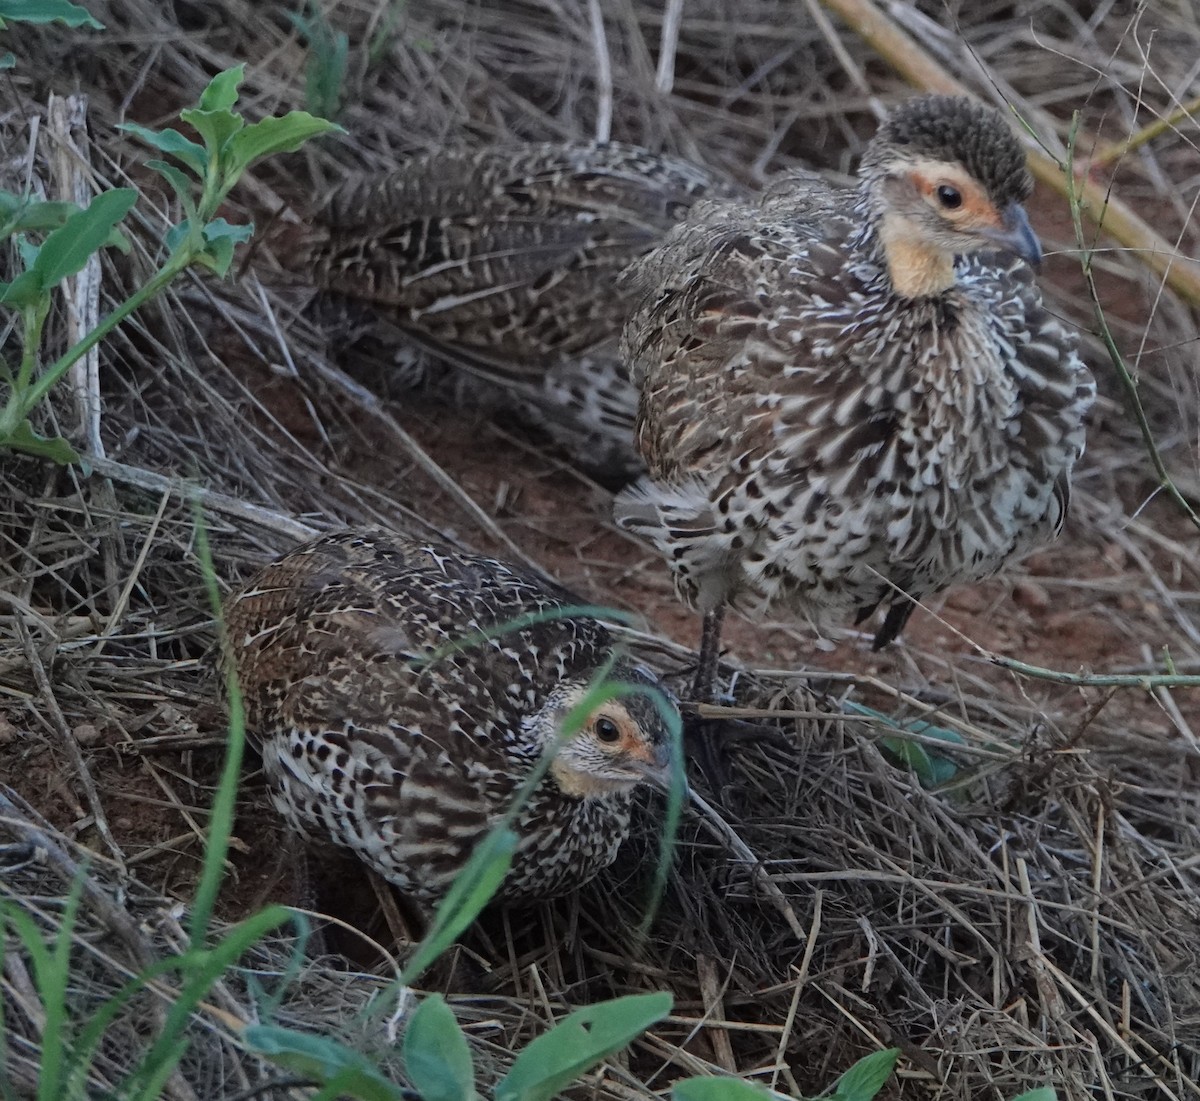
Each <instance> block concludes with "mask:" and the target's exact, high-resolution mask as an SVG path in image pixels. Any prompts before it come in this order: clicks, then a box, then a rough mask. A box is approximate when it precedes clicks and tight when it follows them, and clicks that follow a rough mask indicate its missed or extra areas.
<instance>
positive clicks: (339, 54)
mask: <svg viewBox="0 0 1200 1101" xmlns="http://www.w3.org/2000/svg"><path fill="white" fill-rule="evenodd" d="M288 18H289V19H290V20H291V21H292V25H293V26H294V27H295V28H296V30H298V31H299V32H300V33H301V34H302V35H303V36H304V37H305V39H306V40H307V42H308V49H309V55H308V66H307V68H306V69H305V73H304V102H305V103H306V104H307V105H308V108H309V110H310V111H313V112H314V113H316V114H318V115H325V116H327V117H328V118H337V115H338V111H339V110H340V109H341V106H342V96H343V94H344V89H345V84H346V64H347V60H348V57H349V53H350V38H349V36H348V35H347V34H346V32H345V31H335V30H334V29H333V26H332V25H331V24H330V22H329V20H328V19H327V18H326V16H325V12H324V11H323V10H322V8H321V6H320V4H319V3H317V0H309V3H307V4H306V5H305V10H304V11H299V12H291V13H290V14H289V15H288Z"/></svg>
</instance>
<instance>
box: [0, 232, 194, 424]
mask: <svg viewBox="0 0 1200 1101" xmlns="http://www.w3.org/2000/svg"><path fill="white" fill-rule="evenodd" d="M195 251H196V250H195V248H194V246H193V245H192V242H191V240H190V239H189V240H188V241H187V242H185V243H184V244H183V245H182V246H181V247H180V248H179V249H177V250H176V252H175V255H174V256H172V257H171V258H170V259H169V260H167V262H166V264H164V265H163V267H162V268H161V269H159V272H158V274H157V275H155V276H154V277H153V278H152V279H151V280H150V282H148V283H147V284H146V285H145V286H144V287H142V289H141V290H139V291H135V292H134V293H133V294H132V295H130V297H129V298H127V299H125V301H124V302H122V303H121V304H120V305H119V306H118V307H117V308H116V309H115V310H113V312H112V313H110V314H109V315H108V316H107V317H106V318H104V320H103V321H101V322H100V324H99V325H97V326H96V327H95V328H94V329H93V330H92V331H91V332H90V333H88V334H87V336H85V337H84V338H83V339H82V340H81V341H79V343H78V344H76V345H75V346H74V347H72V348H70V349H69V350H68V351H67V352H65V353H64V354H63V355H62V356H61V357H60V358H59V359H57V360H55V362H54V363H53V364H52V365H51V366H50V367H49V368H47V369H46V370H45V371H43V372H42V374H41V376H40V377H39V378H38V379H36V380H35V381H34V382H33V384H32V385H31V386H29V388H28V389H27V390H24V391H22V392H20V393H14V395H13V399H14V401H15V403H16V404H17V405H18V406H19V408H18V411H17V412H16V414H15V419H14V420H13V422H12V426H13V427H15V426H16V424H17V423H19V422H20V421H21V420H24V419H25V418H26V417H27V416H29V414H30V413H31V412H33V410H34V409H35V408H36V407H37V405H38V403H39V402H40V401H41V400H42V399H43V398H44V397H45V396H46V395H47V394H48V393H50V391H51V390H53V389H54V387H55V385H56V384H57V383H58V381H59V380H60V379H61V378H62V377H63V375H65V374H66V373H67V372H68V371H69V370H70V369H71V368H72V367H73V366H74V365H75V364H76V363H78V362H79V361H80V360H81V359H83V357H84V356H85V355H87V354H88V352H90V351H91V350H92V349H93V348H94V347H95V346H96V345H97V344H99V343H100V341H102V340H103V339H104V338H105V337H106V336H108V334H109V333H111V332H112V331H113V329H115V328H116V327H117V326H118V325H120V324H121V322H122V321H124V320H125V319H126V318H127V317H128V316H129V315H130V314H132V313H134V312H135V311H136V310H139V309H141V308H142V306H144V305H145V304H146V303H147V302H149V301H150V300H151V299H152V298H154V297H155V296H156V295H157V294H159V292H160V291H162V290H163V288H165V287H166V286H167V284H168V283H170V282H171V280H172V279H174V278H175V277H176V276H177V275H179V274H180V272H182V271H183V270H184V269H185V268H186V267H187V266H188V265H189V264H190V263H191V262H192V260H193V258H194V256H195ZM35 350H36V345H35ZM11 404H13V402H10V405H11ZM6 412H7V411H6ZM8 419H9V418H8V416H5V418H4V420H5V421H7V420H8Z"/></svg>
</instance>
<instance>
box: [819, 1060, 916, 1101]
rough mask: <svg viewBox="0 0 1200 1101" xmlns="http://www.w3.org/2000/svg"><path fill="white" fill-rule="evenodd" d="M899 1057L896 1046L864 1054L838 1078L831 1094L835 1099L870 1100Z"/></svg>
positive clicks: (838, 1100)
mask: <svg viewBox="0 0 1200 1101" xmlns="http://www.w3.org/2000/svg"><path fill="white" fill-rule="evenodd" d="M899 1058H900V1049H899V1048H898V1047H889V1048H885V1049H884V1050H883V1051H875V1052H872V1053H871V1054H870V1055H864V1056H863V1057H862V1058H861V1059H859V1061H858V1062H857V1063H855V1064H854V1066H852V1067H851V1068H850V1069H849V1070H848V1071H846V1073H845V1074H843V1075H842V1076H841V1078H839V1079H838V1082H837V1086H836V1088H835V1089H834V1091H833V1096H834V1097H835V1098H836V1099H837V1101H871V1099H872V1098H873V1097H874V1096H875V1095H876V1094H877V1093H878V1092H879V1091H880V1090H881V1089H883V1084H884V1082H886V1081H887V1080H888V1079H889V1078H890V1077H891V1076H892V1071H893V1070H895V1068H896V1060H897V1059H899Z"/></svg>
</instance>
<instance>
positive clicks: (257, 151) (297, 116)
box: [222, 111, 342, 182]
mask: <svg viewBox="0 0 1200 1101" xmlns="http://www.w3.org/2000/svg"><path fill="white" fill-rule="evenodd" d="M341 129H342V128H341V127H340V126H337V125H336V124H334V123H332V122H330V121H329V120H328V119H322V118H317V117H316V116H315V115H310V114H309V113H308V112H307V111H289V112H288V113H287V114H286V115H284V116H282V117H281V118H266V119H262V120H261V121H259V122H256V123H254V124H253V125H251V126H247V127H246V128H245V129H244V130H242V131H240V132H239V133H237V134H235V135H234V136H233V137H232V138H231V139H230V141H229V144H228V145H227V146H226V147H225V153H226V156H227V158H228V159H227V160H226V161H225V163H224V164H223V165H222V168H223V169H224V171H225V173H226V174H227V176H228V178H229V179H230V181H231V182H232V181H233V180H236V179H237V178H238V177H239V176H240V175H241V174H242V173H243V172H245V171H246V169H247V168H249V167H250V165H251V164H253V163H254V162H255V161H256V160H258V159H259V158H260V157H267V156H270V155H271V154H273V153H291V152H294V151H295V150H297V149H299V148H300V146H302V145H303V144H304V143H305V142H306V141H308V140H309V138H315V137H317V136H318V135H320V134H328V133H329V132H330V131H331V130H337V131H339V132H340V131H341Z"/></svg>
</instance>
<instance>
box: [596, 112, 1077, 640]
mask: <svg viewBox="0 0 1200 1101" xmlns="http://www.w3.org/2000/svg"><path fill="white" fill-rule="evenodd" d="M860 175H861V177H862V182H861V184H860V186H859V188H858V189H857V190H847V191H838V190H833V189H830V188H828V187H825V186H823V185H821V184H819V183H817V182H815V181H814V180H813V179H812V178H811V177H802V178H799V179H797V180H794V181H792V182H790V183H789V182H788V181H784V182H783V183H781V184H780V185H777V186H776V187H775V188H774V189H772V191H771V192H770V193H769V194H768V195H767V196H766V197H765V198H764V199H763V200H762V201H761V202H760V203H758V204H743V205H730V204H718V203H706V204H702V205H700V206H698V207H696V208H695V210H694V211H693V212H692V215H691V216H690V217H689V219H688V220H687V221H686V222H685V223H684V224H683V225H681V226H680V227H678V228H677V229H676V230H675V231H673V232H672V234H671V235H670V236H669V237H668V238H667V240H666V241H665V242H664V244H663V245H662V246H660V247H659V248H658V249H657V250H655V251H654V252H652V253H650V254H649V255H648V256H647V257H646V258H645V259H644V260H642V261H640V262H639V263H638V264H636V265H634V267H633V268H632V270H631V272H630V275H629V284H630V285H631V286H632V287H633V288H634V289H635V290H636V292H637V294H638V301H637V305H636V309H635V311H634V314H633V316H632V318H631V320H630V323H629V325H628V326H627V327H626V329H625V336H624V344H623V351H624V354H625V356H626V359H627V362H628V364H629V367H630V370H631V373H632V375H633V378H634V380H635V382H636V383H637V384H638V385H639V386H640V388H641V406H640V412H639V419H638V444H639V447H640V450H641V453H642V455H643V457H644V458H645V460H646V464H647V467H648V468H649V476H648V478H647V479H646V480H645V482H644V483H643V484H642V485H640V486H639V487H637V488H635V489H632V490H629V491H626V493H625V494H623V495H622V496H621V497H620V498H618V504H617V514H618V518H619V519H620V520H621V522H622V523H623V524H624V525H626V526H627V527H629V528H631V529H633V530H636V531H639V532H641V533H642V534H644V535H645V536H646V537H647V538H649V539H650V540H651V541H652V542H654V543H655V544H656V545H657V546H658V548H659V549H660V550H661V551H662V553H663V554H664V555H665V556H666V557H667V559H668V561H669V562H670V564H671V567H672V570H673V571H674V576H675V581H676V586H677V588H678V590H679V592H680V594H681V596H682V597H683V598H684V599H685V600H686V601H687V602H688V603H689V604H691V605H692V606H694V607H698V608H700V609H701V610H703V611H704V612H706V613H710V614H713V615H716V614H718V613H719V610H720V609H722V608H724V607H725V606H726V605H730V606H733V607H735V608H737V609H739V610H741V611H743V612H745V613H747V614H749V615H751V616H754V617H759V616H764V615H767V614H792V615H797V616H800V617H802V618H805V619H807V620H809V621H810V622H812V623H813V624H814V625H815V626H817V627H818V629H820V628H823V627H824V626H826V625H827V624H829V623H830V622H831V621H836V620H837V619H838V618H840V617H842V616H845V615H847V614H852V615H853V614H856V615H858V617H859V618H860V619H861V618H865V617H866V616H867V615H869V614H870V613H871V612H872V611H873V609H874V608H875V607H876V606H877V605H878V604H879V603H880V602H886V603H890V604H891V605H892V608H891V611H890V612H889V615H888V617H887V620H886V622H885V624H884V625H883V627H882V628H881V629H880V631H879V633H878V635H877V636H876V644H877V645H882V644H883V643H885V642H887V641H889V640H890V639H891V638H893V637H894V636H895V635H896V633H897V632H898V631H899V630H900V628H901V627H902V625H903V623H904V619H905V618H906V616H907V614H908V611H909V610H910V609H911V603H910V601H909V600H908V597H909V596H911V597H913V598H918V599H919V598H920V597H923V596H925V595H927V594H930V593H934V592H937V591H938V590H940V589H942V588H944V587H946V586H948V585H952V584H955V583H958V582H962V581H972V580H978V579H980V578H983V577H987V576H988V575H989V574H991V573H993V572H994V571H996V570H997V569H999V568H1000V566H1002V565H1003V564H1004V563H1005V562H1006V561H1008V560H1009V559H1010V558H1012V557H1014V556H1016V555H1020V554H1023V553H1025V552H1026V551H1028V550H1029V549H1031V548H1033V547H1035V546H1037V545H1039V544H1041V543H1044V542H1046V541H1048V540H1049V539H1051V538H1053V536H1054V535H1055V534H1056V533H1057V532H1058V530H1059V528H1060V526H1061V524H1062V521H1063V516H1064V513H1065V510H1066V505H1067V494H1068V487H1069V482H1070V474H1071V468H1072V466H1073V465H1074V463H1075V460H1076V459H1077V458H1078V457H1079V455H1080V454H1081V452H1082V450H1083V442H1084V416H1085V414H1086V412H1087V410H1088V408H1089V406H1090V405H1091V403H1092V400H1093V394H1094V388H1093V383H1092V380H1091V377H1090V375H1089V374H1088V372H1087V370H1086V368H1085V367H1084V365H1083V364H1082V363H1081V361H1080V360H1079V358H1078V356H1077V355H1076V353H1075V339H1074V337H1073V335H1072V334H1070V333H1069V332H1068V331H1067V330H1066V329H1064V327H1063V326H1062V325H1061V324H1060V323H1059V322H1058V320H1057V319H1056V318H1054V317H1053V316H1052V315H1051V314H1050V313H1049V311H1048V310H1047V309H1046V308H1045V306H1044V305H1043V303H1042V298H1041V295H1040V293H1039V292H1038V289H1037V286H1036V284H1035V282H1034V279H1033V276H1032V273H1031V271H1030V268H1029V265H1028V264H1027V262H1026V261H1031V262H1036V261H1037V260H1038V259H1039V258H1040V253H1039V251H1038V247H1037V241H1036V238H1035V237H1034V236H1033V234H1032V231H1031V230H1030V229H1029V226H1028V222H1027V221H1026V219H1025V215H1024V212H1023V210H1022V209H1021V206H1020V200H1021V199H1023V198H1025V197H1027V196H1028V194H1029V192H1030V189H1031V183H1030V180H1029V176H1028V173H1027V172H1026V170H1025V166H1024V156H1023V154H1022V152H1021V149H1020V146H1019V145H1018V143H1017V141H1016V139H1015V138H1014V137H1013V135H1012V134H1011V132H1010V131H1009V129H1008V127H1007V125H1006V124H1005V122H1004V121H1003V119H1002V118H1001V117H1000V116H999V115H998V114H997V112H995V111H993V110H991V109H989V108H985V107H982V106H980V105H978V104H974V103H971V102H970V101H966V100H962V99H954V98H948V97H926V98H923V99H918V100H914V101H912V102H910V103H909V104H907V105H905V106H903V107H901V108H899V109H898V110H897V111H896V112H895V113H894V114H893V115H892V116H891V118H890V119H889V120H888V121H887V122H885V123H884V124H883V126H882V127H881V128H880V130H879V133H878V135H877V136H876V137H875V139H874V140H873V141H872V142H871V144H870V146H869V148H868V150H867V152H866V155H865V156H864V158H863V166H862V169H861V171H860ZM1002 253H1008V254H1009V255H1008V256H1004V255H1002ZM1013 254H1016V255H1013ZM1018 257H1019V258H1018ZM904 594H907V596H906V595H904ZM706 658H707V660H710V661H711V660H712V658H713V655H712V654H711V653H710V654H707V655H706Z"/></svg>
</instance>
